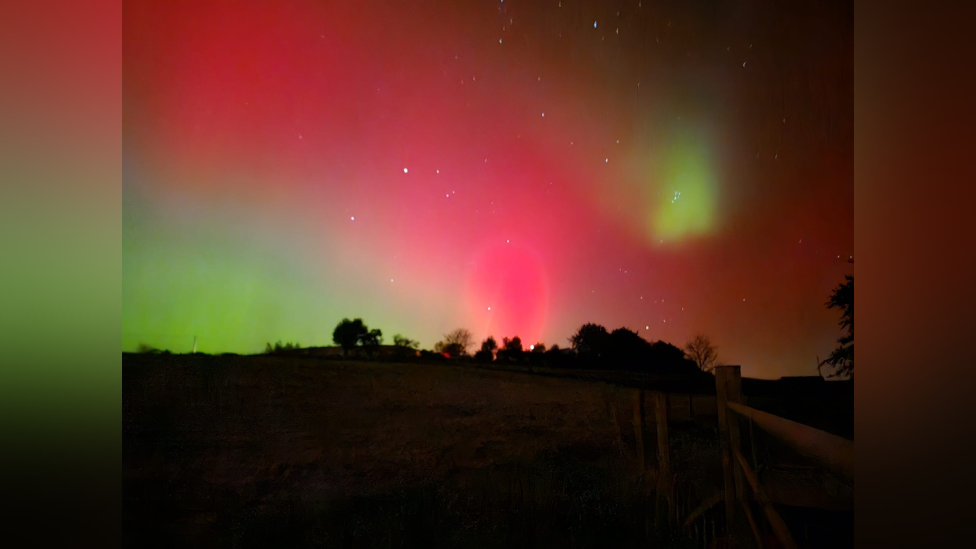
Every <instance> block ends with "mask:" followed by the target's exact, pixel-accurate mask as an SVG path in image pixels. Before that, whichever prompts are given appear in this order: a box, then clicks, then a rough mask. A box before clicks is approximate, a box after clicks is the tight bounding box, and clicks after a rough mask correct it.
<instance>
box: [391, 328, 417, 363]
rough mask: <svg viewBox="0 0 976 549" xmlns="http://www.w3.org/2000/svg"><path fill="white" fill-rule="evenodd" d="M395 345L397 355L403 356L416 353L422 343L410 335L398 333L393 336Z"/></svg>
mask: <svg viewBox="0 0 976 549" xmlns="http://www.w3.org/2000/svg"><path fill="white" fill-rule="evenodd" d="M393 346H394V347H395V348H396V354H397V356H399V357H401V358H403V357H408V356H413V355H416V354H417V349H419V348H420V343H419V342H417V341H415V340H413V339H410V338H408V337H404V336H402V335H400V334H396V335H395V336H393Z"/></svg>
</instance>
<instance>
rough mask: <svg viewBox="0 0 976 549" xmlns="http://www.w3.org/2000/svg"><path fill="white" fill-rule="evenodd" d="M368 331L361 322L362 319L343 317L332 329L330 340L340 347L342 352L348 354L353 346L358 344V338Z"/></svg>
mask: <svg viewBox="0 0 976 549" xmlns="http://www.w3.org/2000/svg"><path fill="white" fill-rule="evenodd" d="M368 333H369V328H367V327H366V325H365V324H363V319H361V318H357V319H355V320H349V319H348V318H343V319H342V320H341V321H340V322H339V324H338V325H337V326H336V327H335V330H333V331H332V341H333V342H335V344H336V345H339V346H340V347H342V351H343V353H345V354H348V353H349V351H351V350H352V348H353V347H355V346H356V345H358V344H359V339H360V338H361V337H363V336H364V335H366V334H368Z"/></svg>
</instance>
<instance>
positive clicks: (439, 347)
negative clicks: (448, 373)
mask: <svg viewBox="0 0 976 549" xmlns="http://www.w3.org/2000/svg"><path fill="white" fill-rule="evenodd" d="M473 341H474V339H473V338H472V337H471V332H469V331H467V330H466V329H464V328H458V329H457V330H454V331H453V332H451V333H448V334H444V340H443V341H438V342H437V344H436V345H434V350H435V351H437V352H438V353H445V354H447V355H448V356H450V357H451V358H458V357H462V356H467V354H468V347H470V346H471V344H472V343H473Z"/></svg>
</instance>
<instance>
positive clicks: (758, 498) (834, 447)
mask: <svg viewBox="0 0 976 549" xmlns="http://www.w3.org/2000/svg"><path fill="white" fill-rule="evenodd" d="M741 385H742V379H741V372H740V369H739V367H738V366H719V367H717V368H715V392H716V403H717V404H716V407H717V412H718V424H719V435H720V437H721V445H722V468H723V476H724V485H725V491H724V500H725V517H726V531H727V535H728V536H729V537H730V538H734V537H735V533H736V532H737V528H736V525H738V524H742V521H741V518H745V522H747V523H748V525H749V529H750V530H751V531H752V534H753V536H754V537H755V541H756V544H757V546H758V547H763V541H762V537H761V535H760V533H759V528H758V525H757V523H756V520H755V517H754V516H753V514H752V510H751V505H750V502H751V501H755V502H756V503H758V504H759V506H760V507H762V510H763V513H764V514H765V516H766V520H767V522H768V523H769V526H770V529H771V530H772V531H773V533H774V534H775V536H776V538H777V539H779V542H780V543H781V544H782V545H783V546H784V547H786V548H787V549H792V548H795V547H796V546H797V545H796V543H795V541H794V540H793V536H792V535H791V533H790V530H789V528H788V527H787V525H786V523H785V521H783V519H782V517H781V516H780V514H779V513H778V512H777V511H776V507H775V505H774V503H773V501H772V500H771V499H770V496H769V494H768V492H767V490H766V487H765V486H763V484H762V483H761V482H760V479H759V477H758V476H757V474H756V472H755V470H754V467H755V463H753V464H750V462H749V460H748V459H746V458H745V457H744V456H743V454H742V450H741V446H742V444H741V436H740V429H739V427H740V422H741V421H742V419H745V420H748V421H749V422H750V430H751V428H752V425H755V426H756V427H759V428H760V429H762V430H763V431H765V432H766V433H768V434H769V435H772V436H773V437H774V438H776V439H778V440H780V441H782V442H783V443H785V444H786V445H787V446H789V447H790V448H792V449H793V450H795V451H796V452H797V453H799V454H801V455H803V456H806V457H808V458H810V459H812V460H813V461H814V462H816V463H817V464H818V465H820V466H821V467H823V468H824V469H826V470H827V471H829V472H830V473H831V474H833V475H834V476H836V477H837V478H838V479H840V480H841V481H842V482H843V483H845V484H846V485H847V486H849V487H850V488H851V490H852V493H853V488H854V442H853V441H851V440H847V439H844V438H842V437H839V436H836V435H832V434H830V433H827V432H824V431H821V430H819V429H814V428H813V427H810V426H807V425H803V424H800V423H796V422H794V421H790V420H788V419H785V418H782V417H779V416H776V415H773V414H769V413H766V412H763V411H760V410H756V409H755V408H750V407H749V406H746V405H744V404H743V403H742V395H741ZM746 485H748V486H749V490H750V493H751V498H749V497H747V495H746V491H745V486H746ZM740 507H741V509H742V512H741V514H738V513H737V511H738V508H740ZM692 518H693V517H689V520H690V519H692ZM686 524H687V523H686ZM731 541H733V543H734V544H737V545H742V544H743V542H745V540H735V539H732V540H731ZM736 542H738V543H736Z"/></svg>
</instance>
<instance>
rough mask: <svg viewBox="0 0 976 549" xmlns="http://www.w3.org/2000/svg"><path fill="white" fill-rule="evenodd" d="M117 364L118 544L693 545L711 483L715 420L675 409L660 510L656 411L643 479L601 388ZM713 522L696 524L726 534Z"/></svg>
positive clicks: (539, 379) (358, 367) (189, 363)
mask: <svg viewBox="0 0 976 549" xmlns="http://www.w3.org/2000/svg"><path fill="white" fill-rule="evenodd" d="M122 363H123V369H122V394H123V408H122V433H123V434H122V437H123V438H122V441H123V455H122V468H123V541H124V544H125V545H126V546H139V547H145V546H161V545H165V546H174V545H175V546H182V545H193V546H209V547H284V546H329V547H501V546H511V547H529V546H541V547H609V546H614V547H641V546H667V547H684V546H687V547H692V546H696V547H701V546H703V543H704V542H705V540H704V539H703V538H701V537H700V536H699V537H698V538H697V539H696V537H695V536H694V535H692V536H691V539H689V534H693V533H692V532H689V531H686V530H683V529H681V528H679V527H678V526H677V524H678V522H679V518H678V517H679V516H680V517H683V516H685V515H686V514H687V512H688V511H689V510H690V509H692V508H694V507H696V506H697V505H698V504H699V503H700V502H701V500H703V499H704V498H706V497H707V496H709V495H711V494H713V493H714V492H715V491H716V490H717V489H718V488H719V487H720V486H721V472H720V463H721V460H720V454H719V449H718V445H717V436H716V434H715V427H714V425H713V423H714V422H711V423H710V422H708V421H672V422H671V427H670V439H671V444H672V455H673V457H672V469H673V471H674V474H675V477H676V480H675V486H676V490H675V495H674V497H673V506H672V507H673V511H672V516H671V517H668V512H667V510H666V509H667V505H659V502H658V498H656V497H655V496H656V494H655V492H654V487H655V486H656V474H655V468H656V463H655V460H654V457H653V456H654V454H655V446H654V444H653V442H652V441H654V440H655V432H654V428H653V416H651V417H650V420H649V423H650V424H651V425H650V427H649V431H647V432H645V434H644V443H645V445H647V446H648V448H647V451H646V454H647V455H648V461H647V472H646V473H644V474H641V472H640V467H639V465H638V462H637V459H636V454H635V446H636V441H635V435H634V429H633V412H632V410H633V402H634V395H635V391H634V390H633V389H627V388H623V387H617V386H613V385H608V384H604V383H599V382H593V381H581V380H574V379H561V378H553V377H544V376H534V375H527V374H520V373H511V372H503V371H492V370H485V369H478V368H474V367H471V366H458V365H451V364H392V363H369V362H341V361H331V360H317V359H310V358H294V357H293V358H281V357H232V356H227V357H207V356H199V355H197V356H179V355H172V356H166V355H123V360H122ZM689 417H690V415H689ZM708 517H709V515H708V514H706V516H705V517H704V520H702V521H701V527H700V531H699V534H701V533H702V532H703V531H705V530H707V529H708V528H711V529H717V530H718V531H719V534H720V535H721V532H720V530H721V525H720V524H719V525H718V526H716V521H717V520H719V519H718V518H716V519H713V520H712V522H711V524H710V523H709V518H708ZM669 519H670V520H669ZM696 531H697V530H696Z"/></svg>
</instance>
